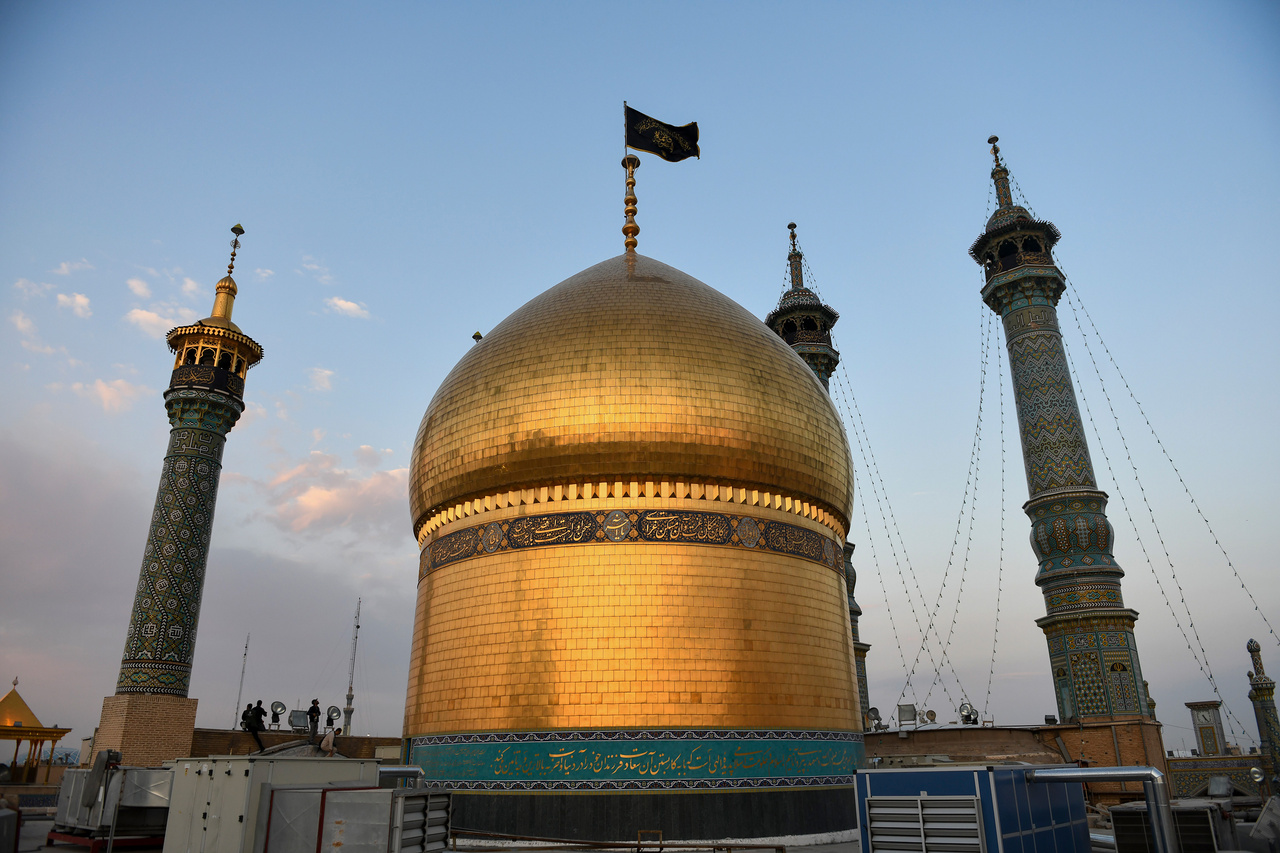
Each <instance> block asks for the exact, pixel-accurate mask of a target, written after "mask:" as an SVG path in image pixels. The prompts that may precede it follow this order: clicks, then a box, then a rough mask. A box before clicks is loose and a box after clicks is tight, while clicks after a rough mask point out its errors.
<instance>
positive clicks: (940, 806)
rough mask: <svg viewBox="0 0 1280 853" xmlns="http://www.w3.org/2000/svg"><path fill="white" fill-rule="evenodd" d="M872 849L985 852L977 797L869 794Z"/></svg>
mask: <svg viewBox="0 0 1280 853" xmlns="http://www.w3.org/2000/svg"><path fill="white" fill-rule="evenodd" d="M867 828H868V830H869V833H870V836H871V850H870V851H868V853H879V851H882V850H885V851H888V850H905V851H911V853H983V850H984V847H983V843H982V826H981V824H980V823H979V818H978V799H977V798H976V797H868V798H867Z"/></svg>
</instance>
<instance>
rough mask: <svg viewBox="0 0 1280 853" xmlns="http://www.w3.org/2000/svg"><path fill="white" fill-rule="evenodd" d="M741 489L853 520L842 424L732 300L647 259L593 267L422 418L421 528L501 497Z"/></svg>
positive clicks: (521, 323) (795, 360)
mask: <svg viewBox="0 0 1280 853" xmlns="http://www.w3.org/2000/svg"><path fill="white" fill-rule="evenodd" d="M596 477H598V478H601V479H604V480H605V481H608V482H614V481H617V480H619V479H622V480H623V481H624V482H629V481H631V480H638V481H641V482H643V481H647V480H672V481H674V480H676V479H680V480H683V481H686V482H699V481H700V482H703V483H707V482H715V481H720V482H732V483H734V484H735V485H736V486H737V487H739V488H744V489H745V488H750V489H754V490H762V489H770V490H771V491H778V492H781V493H783V494H787V495H793V496H798V497H801V498H802V500H804V501H807V502H809V503H811V504H813V505H815V506H817V507H819V508H821V509H822V510H823V511H824V512H827V513H833V514H835V515H836V516H837V518H838V519H839V520H840V521H841V523H843V521H844V519H845V518H846V517H847V513H848V508H849V506H850V504H851V502H852V500H851V498H852V479H851V476H850V465H849V457H848V445H847V442H846V441H845V437H844V434H843V430H842V428H841V426H840V422H839V418H838V416H837V415H836V413H835V410H834V407H833V406H832V405H831V402H830V399H829V398H828V397H827V395H826V393H825V392H824V391H823V390H822V387H821V384H820V383H819V382H818V381H817V379H816V377H814V376H813V374H812V372H811V371H809V370H808V368H807V366H805V364H804V362H803V361H802V360H800V359H799V357H798V356H796V355H795V354H794V353H793V352H791V350H790V348H788V347H787V346H786V345H785V344H784V343H783V342H782V341H781V340H779V339H778V338H777V336H776V335H774V334H773V333H772V332H770V331H769V329H768V328H767V327H765V326H764V325H763V324H762V323H761V322H760V321H759V320H758V319H756V318H755V317H753V316H752V315H751V314H750V313H749V312H747V311H746V310H745V309H744V308H742V307H741V306H739V305H737V303H735V302H733V301H732V300H731V299H729V298H728V297H725V296H724V295H723V294H720V293H719V292H717V291H715V290H713V289H712V288H709V287H707V286H706V285H704V284H702V283H701V282H698V281H697V280H696V279H693V278H691V277H689V276H687V275H685V274H684V273H681V272H679V271H678V270H675V269H673V268H671V267H668V266H666V265H664V264H661V263H658V262H657V261H653V260H651V259H648V258H644V257H637V258H636V265H635V272H634V274H632V275H628V271H627V265H626V264H625V262H624V259H623V258H622V257H618V258H614V259H612V260H610V261H606V262H604V263H602V264H598V265H596V266H595V267H592V268H590V269H588V270H585V271H584V272H582V273H579V274H578V275H576V276H573V277H572V278H570V279H568V280H566V281H565V282H563V283H561V284H560V285H558V286H556V287H554V288H552V289H551V290H549V291H547V292H546V293H544V294H542V295H541V296H539V297H537V298H535V299H534V300H532V301H531V302H529V303H528V304H527V305H525V306H524V307H523V308H521V309H520V310H518V311H516V312H515V313H513V314H512V315H511V316H510V317H508V318H507V320H505V321H504V322H503V323H501V324H500V325H499V326H498V327H497V328H495V329H494V330H493V331H492V332H490V334H489V335H487V336H486V337H485V338H484V340H482V341H481V342H480V343H479V344H478V345H476V346H475V347H474V348H472V349H471V350H470V351H469V352H468V353H467V355H466V356H464V358H463V359H462V360H461V361H460V362H459V364H458V365H457V367H455V368H454V370H453V371H452V372H451V373H450V374H449V376H448V377H447V378H446V379H445V381H444V383H443V384H442V385H441V387H440V390H439V391H438V392H437V394H436V397H435V399H434V400H433V401H432V404H431V406H430V408H429V409H428V411H427V413H426V415H425V416H424V418H423V421H422V426H421V428H420V429H419V434H418V440H417V443H416V445H415V451H414V458H413V464H412V469H411V483H410V495H411V498H410V500H411V504H412V510H413V515H414V519H415V527H417V528H420V527H421V525H422V524H423V523H424V522H425V521H426V520H427V519H428V518H430V517H431V516H432V515H434V514H436V513H437V512H439V511H440V510H442V509H447V508H448V507H449V506H450V505H456V504H458V503H461V502H464V501H468V500H474V499H475V498H478V497H480V498H482V497H483V496H484V495H486V494H493V493H496V492H498V491H499V490H500V489H504V488H505V489H508V490H509V489H511V488H512V487H515V486H518V487H520V488H530V487H541V486H542V485H554V484H556V483H560V484H563V483H566V482H570V481H578V480H587V479H592V478H596Z"/></svg>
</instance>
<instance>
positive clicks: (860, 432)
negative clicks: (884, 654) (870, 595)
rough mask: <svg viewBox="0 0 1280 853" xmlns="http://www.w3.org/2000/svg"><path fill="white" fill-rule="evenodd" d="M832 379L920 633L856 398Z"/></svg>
mask: <svg viewBox="0 0 1280 853" xmlns="http://www.w3.org/2000/svg"><path fill="white" fill-rule="evenodd" d="M835 375H836V379H837V380H838V381H837V383H836V388H837V391H838V392H839V394H840V397H841V401H842V402H843V403H844V404H845V411H846V412H848V411H849V409H850V408H852V410H853V411H854V412H855V413H856V415H857V417H856V418H850V419H849V420H850V421H853V422H854V430H853V434H854V439H855V440H856V441H857V444H858V453H859V454H860V455H861V456H862V464H863V466H864V468H865V469H866V471H867V473H868V476H867V477H866V480H867V481H868V482H870V483H871V495H872V497H874V498H875V501H876V510H877V511H878V512H879V513H880V522H881V525H882V526H883V527H884V535H885V539H886V540H887V541H888V543H889V553H890V554H892V556H893V564H894V567H895V568H896V569H897V572H898V579H899V580H900V581H901V582H902V588H903V591H904V592H905V593H906V595H907V605H908V607H909V608H910V610H911V618H912V620H913V621H914V622H915V624H916V630H917V631H923V627H922V625H921V622H920V616H919V614H918V613H917V612H916V606H915V601H914V599H913V598H912V597H911V591H910V588H909V587H908V585H907V576H906V573H904V572H903V570H902V561H901V560H899V558H898V548H897V545H896V544H895V543H894V540H893V536H892V534H890V532H889V519H890V518H892V516H893V508H892V507H891V506H890V507H889V510H888V512H886V511H885V505H886V504H888V502H889V496H888V493H887V492H885V493H884V494H883V495H881V491H882V490H883V488H884V481H883V479H882V478H881V479H880V482H879V483H878V484H877V482H876V478H879V477H880V471H879V468H878V466H876V464H875V453H874V452H873V451H871V450H870V444H871V437H870V436H869V435H866V436H865V446H864V433H865V429H866V428H865V426H864V425H863V424H862V422H861V418H862V412H861V411H860V410H859V409H858V402H857V398H854V397H853V395H852V393H850V392H847V390H846V388H845V384H844V381H843V377H842V374H841V373H840V372H839V371H837V372H836V374H835ZM850 399H852V401H853V402H852V406H850V402H849V401H850ZM860 427H861V428H860ZM873 472H874V475H875V476H874V477H873V476H871V474H872V473H873ZM863 503H864V505H865V503H866V501H865V499H864V500H863ZM863 514H864V516H865V514H866V508H865V506H864V508H863ZM894 524H895V526H896V524H897V522H896V521H895V522H894ZM867 532H868V534H870V532H871V531H870V527H868V531H867ZM867 538H868V541H871V539H872V537H871V536H870V535H868V537H867ZM903 556H904V557H906V558H907V560H908V565H910V558H909V557H907V555H906V547H905V545H904V546H903ZM882 585H883V582H882ZM885 608H886V609H887V610H889V611H890V612H892V609H893V605H892V604H891V603H890V601H889V595H888V591H887V590H886V591H885ZM895 639H896V637H895ZM898 654H899V656H900V657H901V659H902V668H903V669H904V670H906V669H907V659H906V653H905V652H904V651H903V648H902V644H901V642H900V641H899V642H898ZM929 659H930V661H932V660H933V654H932V652H930V656H929ZM907 683H908V688H909V689H910V690H911V695H912V698H915V697H916V693H915V687H914V685H912V684H911V679H910V676H908V678H907Z"/></svg>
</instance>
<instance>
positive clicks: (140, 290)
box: [125, 278, 151, 299]
mask: <svg viewBox="0 0 1280 853" xmlns="http://www.w3.org/2000/svg"><path fill="white" fill-rule="evenodd" d="M125 284H127V285H129V290H130V291H132V292H133V295H134V296H138V297H141V298H142V299H150V298H151V286H150V285H148V284H147V283H146V282H145V281H143V280H142V279H140V278H131V279H129V280H128V281H126V282H125Z"/></svg>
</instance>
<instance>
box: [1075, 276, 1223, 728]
mask: <svg viewBox="0 0 1280 853" xmlns="http://www.w3.org/2000/svg"><path fill="white" fill-rule="evenodd" d="M1064 277H1065V273H1064ZM1068 304H1071V303H1070V300H1068ZM1062 346H1063V351H1064V353H1065V354H1066V356H1067V366H1068V368H1069V369H1070V371H1071V378H1072V380H1073V382H1074V383H1075V386H1076V388H1077V390H1078V391H1079V394H1080V402H1081V403H1082V404H1083V405H1084V410H1085V414H1086V415H1087V416H1088V418H1089V426H1090V427H1091V428H1092V430H1093V435H1094V438H1096V439H1097V442H1098V450H1099V451H1100V452H1101V453H1102V458H1103V461H1105V462H1106V465H1107V474H1108V476H1109V477H1110V478H1111V482H1112V485H1113V486H1114V487H1115V490H1116V495H1117V497H1119V498H1120V507H1121V508H1122V509H1123V510H1124V514H1125V519H1126V520H1127V521H1128V522H1129V527H1130V528H1131V529H1132V530H1133V535H1134V538H1135V539H1137V540H1138V547H1139V548H1141V549H1142V556H1143V559H1144V560H1145V561H1146V563H1147V568H1148V569H1149V570H1150V571H1151V576H1152V578H1154V579H1155V582H1156V588H1157V589H1158V590H1160V597H1161V598H1163V599H1164V604H1165V607H1167V608H1168V609H1169V614H1170V615H1171V616H1173V624H1174V625H1176V626H1177V628H1178V632H1179V633H1181V634H1182V639H1183V641H1184V642H1185V643H1186V644H1187V651H1189V652H1191V657H1192V658H1193V659H1194V660H1195V662H1196V665H1197V666H1198V667H1199V668H1200V672H1201V673H1202V674H1203V675H1204V676H1205V678H1206V679H1208V681H1209V684H1210V686H1211V687H1212V688H1213V692H1214V695H1216V696H1217V697H1218V699H1220V700H1221V701H1222V703H1223V709H1224V710H1226V712H1227V719H1228V723H1229V724H1230V725H1231V733H1232V735H1233V736H1235V734H1236V732H1235V725H1234V724H1233V723H1231V720H1232V719H1233V718H1234V717H1235V715H1234V714H1233V713H1232V712H1231V708H1230V707H1229V706H1228V705H1227V703H1226V699H1225V697H1223V695H1222V691H1220V690H1219V689H1218V683H1217V681H1216V680H1215V679H1214V677H1213V672H1212V671H1211V670H1210V669H1209V662H1208V657H1207V655H1205V653H1204V645H1203V644H1202V643H1200V637H1199V634H1196V642H1197V643H1198V644H1200V652H1199V653H1197V652H1196V650H1195V648H1194V647H1193V646H1192V645H1191V638H1190V637H1189V636H1188V635H1187V630H1186V628H1184V627H1183V626H1182V620H1181V619H1180V618H1179V616H1178V611H1177V610H1176V609H1175V608H1174V606H1173V602H1172V601H1171V600H1170V598H1169V593H1168V591H1166V590H1165V587H1164V582H1163V581H1161V580H1160V575H1159V574H1158V573H1157V572H1156V569H1155V565H1154V564H1153V563H1152V562H1151V554H1150V553H1149V552H1148V551H1147V543H1146V542H1145V541H1143V538H1142V533H1141V531H1140V530H1139V529H1138V525H1137V524H1136V523H1135V522H1134V519H1133V514H1132V513H1131V512H1130V511H1129V502H1128V500H1127V499H1126V498H1125V496H1124V489H1123V488H1122V487H1121V485H1120V480H1119V478H1118V477H1116V473H1115V470H1114V468H1113V467H1112V465H1111V455H1110V454H1109V453H1107V447H1106V444H1105V443H1104V442H1103V440H1102V432H1101V430H1099V429H1098V424H1097V422H1096V421H1095V420H1094V418H1093V409H1092V407H1091V406H1090V405H1089V397H1088V395H1087V394H1085V391H1084V385H1083V384H1082V383H1081V382H1080V378H1079V375H1078V374H1077V373H1076V369H1075V362H1074V361H1073V360H1072V359H1071V351H1070V348H1069V347H1068V345H1067V341H1066V339H1065V338H1064V339H1063V341H1062ZM1085 349H1086V350H1088V349H1089V347H1088V345H1087V343H1086V346H1085ZM1090 357H1092V355H1091V356H1090ZM1094 367H1095V370H1096V369H1097V365H1096V363H1095V365H1094ZM1098 381H1099V382H1101V381H1102V376H1101V374H1099V376H1098ZM1102 393H1103V396H1104V397H1107V401H1108V403H1110V397H1108V396H1107V391H1106V387H1105V386H1103V389H1102ZM1112 416H1113V417H1114V416H1115V410H1114V409H1113V410H1112ZM1119 426H1120V423H1119V420H1118V419H1117V420H1116V428H1117V429H1119ZM1121 442H1122V444H1124V447H1125V452H1126V453H1128V445H1127V443H1124V436H1123V433H1122V434H1121ZM1129 461H1130V465H1132V463H1133V457H1132V456H1130V457H1129ZM1134 476H1135V477H1136V476H1137V471H1136V469H1135V471H1134ZM1139 489H1141V483H1139ZM1144 500H1145V497H1144ZM1148 510H1150V505H1148ZM1157 535H1159V530H1158V529H1157ZM1162 544H1163V541H1162ZM1165 556H1166V558H1168V552H1167V551H1166V553H1165ZM1172 568H1173V566H1172V562H1170V570H1171V571H1172ZM1175 583H1176V576H1175ZM1178 590H1179V593H1181V587H1179V588H1178ZM1182 604H1183V607H1184V608H1185V607H1186V596H1185V595H1183V598H1182ZM1187 621H1188V623H1190V621H1191V615H1190V611H1189V610H1188V611H1187ZM1194 627H1195V626H1194V625H1192V630H1193V632H1194ZM1246 736H1247V734H1246Z"/></svg>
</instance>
